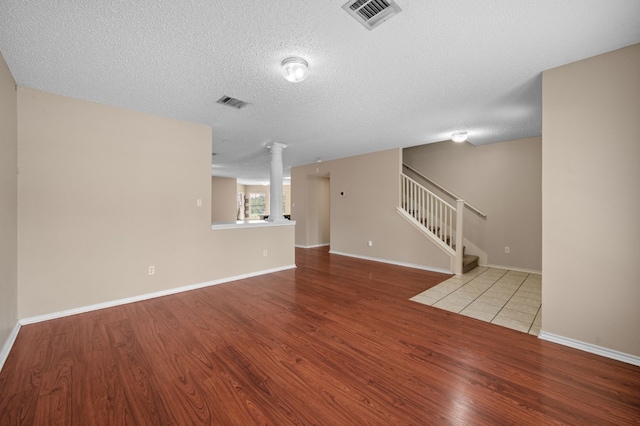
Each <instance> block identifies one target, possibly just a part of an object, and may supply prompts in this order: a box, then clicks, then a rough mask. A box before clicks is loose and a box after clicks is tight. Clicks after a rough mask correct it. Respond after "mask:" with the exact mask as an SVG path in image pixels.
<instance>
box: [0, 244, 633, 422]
mask: <svg viewBox="0 0 640 426" xmlns="http://www.w3.org/2000/svg"><path fill="white" fill-rule="evenodd" d="M296 263H297V265H298V268H297V269H295V270H289V271H283V272H278V273H274V274H270V275H265V276H260V277H255V278H250V279H246V280H242V281H236V282H232V283H227V284H222V285H218V286H214V287H209V288H205V289H201V290H195V291H190V292H185V293H180V294H176V295H172V296H167V297H162V298H157V299H152V300H148V301H144V302H139V303H132V304H129V305H124V306H119V307H114V308H110V309H104V310H100V311H95V312H90V313H86V314H81V315H75V316H70V317H66V318H61V319H57V320H52V321H48V322H43V323H39V324H33V325H27V326H24V327H22V329H21V330H20V333H19V335H18V338H17V340H16V342H15V345H14V347H13V349H12V351H11V353H10V354H9V357H8V359H7V361H6V363H5V366H4V368H3V370H2V372H0V425H3V426H4V425H31V424H38V425H41V424H47V425H49V424H60V425H124V424H132V425H133V424H137V425H191V424H198V425H199V424H214V425H288V424H299V425H312V424H316V425H363V424H371V425H386V424H412V425H434V424H464V425H485V424H486V425H500V424H519V425H526V424H545V425H546V424H571V425H585V424H597V425H607V424H615V425H624V424H640V368H638V367H634V366H631V365H628V364H624V363H621V362H618V361H613V360H609V359H605V358H601V357H598V356H596V355H592V354H588V353H585V352H581V351H578V350H574V349H570V348H566V347H562V346H559V345H556V344H553V343H550V342H545V341H542V340H539V339H538V338H536V337H535V336H531V335H528V334H525V333H520V332H517V331H514V330H509V329H506V328H503V327H498V326H495V325H491V324H488V323H484V322H481V321H478V320H475V319H472V318H469V317H465V316H461V315H457V314H454V313H450V312H447V311H444V310H440V309H436V308H433V307H430V306H425V305H422V304H419V303H415V302H411V301H409V300H408V299H409V298H410V297H411V296H414V295H416V294H418V293H420V292H421V291H424V290H426V289H427V288H429V287H431V286H433V285H436V284H437V283H438V282H440V281H442V280H444V279H446V278H448V276H447V275H442V274H436V273H430V272H425V271H420V270H416V269H410V268H402V267H398V266H393V265H385V264H380V263H375V262H369V261H364V260H359V259H352V258H348V257H343V256H334V255H329V254H328V253H327V248H326V247H325V248H319V249H297V251H296Z"/></svg>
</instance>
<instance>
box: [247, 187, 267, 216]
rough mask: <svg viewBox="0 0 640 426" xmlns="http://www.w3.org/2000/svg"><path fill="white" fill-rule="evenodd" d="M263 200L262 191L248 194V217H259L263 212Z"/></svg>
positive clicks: (264, 198)
mask: <svg viewBox="0 0 640 426" xmlns="http://www.w3.org/2000/svg"><path fill="white" fill-rule="evenodd" d="M265 200H266V197H265V194H264V192H261V193H253V192H252V193H250V194H249V219H260V216H261V215H264V214H265V204H266V203H265Z"/></svg>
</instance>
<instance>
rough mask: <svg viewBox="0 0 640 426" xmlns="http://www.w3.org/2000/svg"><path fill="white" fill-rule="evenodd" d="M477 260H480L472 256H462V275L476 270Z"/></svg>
mask: <svg viewBox="0 0 640 426" xmlns="http://www.w3.org/2000/svg"><path fill="white" fill-rule="evenodd" d="M478 260H480V258H479V257H478V256H474V255H472V254H465V255H464V256H462V273H463V274H466V273H467V272H469V271H471V270H472V269H474V268H477V267H478Z"/></svg>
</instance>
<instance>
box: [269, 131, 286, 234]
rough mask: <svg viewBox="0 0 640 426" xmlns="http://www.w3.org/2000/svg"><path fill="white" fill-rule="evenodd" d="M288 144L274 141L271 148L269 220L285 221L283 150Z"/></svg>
mask: <svg viewBox="0 0 640 426" xmlns="http://www.w3.org/2000/svg"><path fill="white" fill-rule="evenodd" d="M286 147H287V145H285V144H283V143H277V142H275V143H273V144H272V145H271V146H270V147H269V148H270V149H271V186H270V189H269V218H268V219H267V222H284V221H286V220H287V219H285V218H284V216H283V214H284V212H283V211H282V150H283V149H285V148H286Z"/></svg>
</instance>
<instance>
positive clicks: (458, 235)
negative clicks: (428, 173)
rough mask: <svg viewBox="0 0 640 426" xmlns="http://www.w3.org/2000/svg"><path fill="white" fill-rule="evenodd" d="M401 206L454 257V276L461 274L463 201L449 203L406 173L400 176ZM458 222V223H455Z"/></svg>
mask: <svg viewBox="0 0 640 426" xmlns="http://www.w3.org/2000/svg"><path fill="white" fill-rule="evenodd" d="M400 206H401V208H402V209H403V210H404V211H405V212H406V213H407V214H409V215H410V216H411V217H412V218H413V219H414V220H415V222H417V223H418V224H420V225H421V226H422V227H424V229H423V230H424V231H425V232H426V233H427V234H428V235H431V236H433V237H435V238H437V240H438V241H439V243H442V244H441V245H444V247H445V248H446V251H447V252H448V253H449V255H451V256H452V257H454V259H455V260H454V262H453V268H452V269H453V273H454V274H460V273H462V257H463V247H462V224H463V216H462V215H463V211H464V201H463V200H456V207H453V206H452V205H451V204H449V203H447V202H446V201H445V200H443V199H442V198H440V197H438V196H437V195H436V194H434V193H433V192H431V191H429V190H428V189H427V188H425V187H424V186H422V185H420V184H419V183H418V182H416V181H415V180H413V179H411V178H410V177H409V176H407V175H405V174H404V173H401V174H400ZM454 219H455V222H454Z"/></svg>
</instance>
